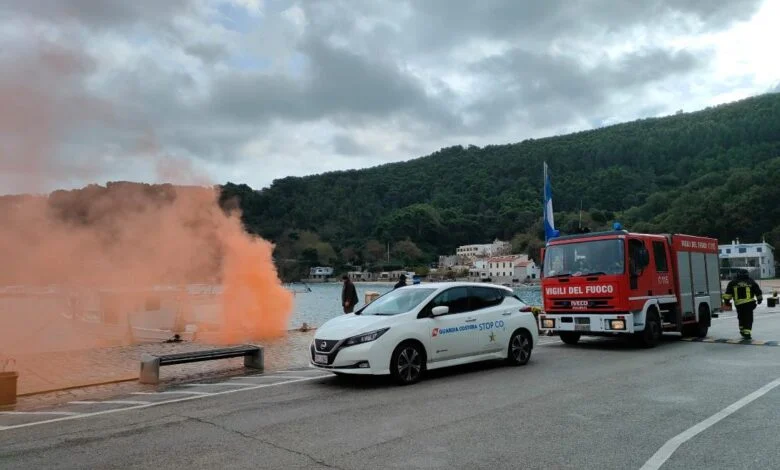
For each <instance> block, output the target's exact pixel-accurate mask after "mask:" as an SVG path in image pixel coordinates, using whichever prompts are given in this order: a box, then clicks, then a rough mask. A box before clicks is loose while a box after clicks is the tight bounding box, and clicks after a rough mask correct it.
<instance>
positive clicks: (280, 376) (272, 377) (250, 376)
mask: <svg viewBox="0 0 780 470" xmlns="http://www.w3.org/2000/svg"><path fill="white" fill-rule="evenodd" d="M323 376H325V375H323ZM308 377H311V376H310V375H309V376H306V377H304V376H302V375H247V376H244V377H231V379H230V380H247V379H249V380H252V379H305V378H308ZM325 377H327V376H325Z"/></svg>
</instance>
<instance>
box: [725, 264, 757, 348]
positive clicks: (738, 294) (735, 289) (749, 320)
mask: <svg viewBox="0 0 780 470" xmlns="http://www.w3.org/2000/svg"><path fill="white" fill-rule="evenodd" d="M732 299H733V300H734V306H735V307H736V308H737V319H738V320H739V334H741V335H742V337H743V338H745V339H750V337H751V329H752V328H753V310H755V308H756V305H760V304H761V302H763V300H764V298H763V296H762V293H761V288H760V287H759V286H758V284H756V281H754V280H753V279H751V278H750V276H748V274H747V273H746V272H744V271H740V272H739V273H738V274H737V276H736V277H735V278H734V279H732V280H731V282H729V284H728V285H727V286H726V292H725V293H724V294H723V300H725V301H726V302H727V303H728V302H730V301H731V300H732Z"/></svg>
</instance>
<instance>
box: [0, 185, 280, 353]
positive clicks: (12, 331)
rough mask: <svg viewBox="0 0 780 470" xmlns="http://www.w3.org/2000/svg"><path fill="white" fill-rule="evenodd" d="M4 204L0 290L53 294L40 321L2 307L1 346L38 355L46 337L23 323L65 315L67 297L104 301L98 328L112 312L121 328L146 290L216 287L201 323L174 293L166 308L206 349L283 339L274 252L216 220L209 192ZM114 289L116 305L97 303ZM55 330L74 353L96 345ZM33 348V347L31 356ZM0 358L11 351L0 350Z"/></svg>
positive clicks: (116, 193)
mask: <svg viewBox="0 0 780 470" xmlns="http://www.w3.org/2000/svg"><path fill="white" fill-rule="evenodd" d="M4 199H6V201H5V203H4V204H2V206H3V207H2V208H1V209H0V215H1V216H2V218H3V220H4V223H3V224H2V225H1V226H0V258H1V259H2V260H3V263H2V264H3V269H2V270H1V271H0V285H6V286H8V285H17V286H18V285H24V286H42V285H49V286H51V285H54V286H56V289H55V291H56V292H58V293H60V294H61V295H60V296H59V297H58V298H59V301H56V302H55V305H54V306H49V307H47V308H48V309H49V311H46V312H44V311H38V312H32V311H31V312H22V311H16V312H15V311H13V308H8V307H7V305H6V311H5V312H2V311H0V332H2V333H0V344H5V345H8V344H11V341H10V340H11V339H13V338H12V337H15V338H19V337H20V336H23V337H27V338H28V339H27V340H26V341H25V343H24V346H25V349H26V350H41V351H44V350H47V348H48V347H49V346H50V345H48V344H46V343H47V341H48V338H49V337H47V336H46V335H34V334H32V332H31V331H30V329H31V328H32V327H33V326H35V328H40V327H41V326H42V325H40V322H38V321H35V320H34V318H32V317H31V315H39V316H40V315H44V316H45V315H51V314H53V313H56V312H62V311H65V303H66V299H67V298H68V295H72V293H74V292H75V293H77V294H76V295H82V294H84V293H90V294H98V295H103V299H104V300H103V301H102V302H101V303H99V304H98V307H97V308H98V309H99V310H101V313H100V314H101V315H104V321H105V315H106V311H109V310H111V311H113V312H114V313H113V315H114V316H115V317H116V318H114V319H113V320H112V321H113V322H114V323H117V324H119V325H120V327H121V325H123V324H125V323H127V322H132V318H129V319H128V315H130V314H132V313H133V312H136V313H137V312H138V311H139V310H144V308H143V307H142V306H143V305H144V302H145V300H144V299H147V298H148V297H149V295H150V292H152V289H153V288H154V287H155V286H174V287H176V286H179V288H181V286H183V285H186V284H191V283H202V284H212V285H213V284H218V285H220V286H221V289H220V290H221V291H222V294H221V295H220V296H219V297H214V296H212V300H214V301H215V302H218V305H219V307H221V308H220V309H219V311H218V314H217V315H216V317H214V318H212V319H211V320H209V321H204V320H202V319H200V320H199V319H198V318H197V317H196V316H193V313H192V311H191V302H190V301H188V300H187V299H186V297H188V296H187V295H184V296H183V297H182V296H181V294H179V295H180V297H179V300H178V303H176V304H174V305H175V306H174V307H171V308H178V309H183V310H182V316H183V317H182V320H183V321H184V322H186V323H194V324H199V326H200V327H201V328H202V329H203V328H206V327H208V328H207V329H210V330H212V331H211V332H210V333H209V335H208V336H205V337H207V338H208V341H209V342H217V343H230V342H235V341H247V340H259V339H265V338H269V337H275V336H280V335H284V334H285V332H286V327H287V322H288V320H289V316H290V314H291V312H292V306H293V299H292V293H291V292H290V291H288V290H287V289H285V288H284V287H283V286H282V285H281V282H280V280H279V278H278V276H277V271H276V268H275V266H274V263H273V259H272V252H273V245H272V244H271V243H269V242H267V241H265V240H263V239H260V238H258V237H254V236H251V235H250V234H248V233H246V231H245V230H244V228H243V226H242V224H241V220H240V216H239V214H238V213H236V212H232V213H229V214H227V213H225V212H224V211H223V210H222V208H221V207H220V206H219V204H218V191H217V190H215V189H211V188H201V187H174V186H171V185H142V184H135V183H109V184H108V185H107V186H106V187H103V186H96V185H92V186H89V187H86V188H84V189H81V190H75V191H67V192H66V191H57V192H54V193H52V194H51V195H50V196H48V197H46V198H45V197H32V196H30V197H15V198H4ZM117 289H119V290H120V292H124V294H117V296H118V298H119V299H120V300H116V301H117V302H120V304H118V306H117V305H114V306H113V307H112V306H111V301H110V300H106V299H107V297H106V295H107V293H109V292H116V291H117ZM188 306H189V307H188ZM52 310H53V311H52ZM81 313H82V314H83V309H82V311H81ZM50 318H51V317H50ZM57 319H58V320H61V318H59V317H57ZM206 323H208V325H206ZM63 328H64V330H68V331H64V330H63V331H62V334H63V335H65V334H66V333H67V334H71V335H72V336H73V341H77V342H79V346H80V347H93V346H96V345H98V341H97V340H98V339H99V338H98V337H97V336H96V337H93V338H89V337H84V335H82V334H79V333H78V331H76V330H77V327H76V326H73V328H72V329H73V331H71V330H70V329H68V328H67V327H63ZM98 336H99V335H98ZM6 340H9V341H6ZM36 341H38V342H40V343H41V344H39V345H37V346H35V347H31V342H32V343H35V342H36ZM57 341H59V342H60V343H61V342H62V341H63V337H62V336H60V337H58V338H57ZM71 347H74V345H67V346H66V345H62V344H60V345H59V346H58V348H67V349H69V348H71ZM0 352H3V353H5V354H8V353H12V352H13V351H8V350H6V348H4V347H0Z"/></svg>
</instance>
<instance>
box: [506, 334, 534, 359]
mask: <svg viewBox="0 0 780 470" xmlns="http://www.w3.org/2000/svg"><path fill="white" fill-rule="evenodd" d="M532 349H533V341H532V340H531V335H530V334H528V332H526V331H524V330H517V331H515V332H514V333H512V337H511V338H509V350H508V351H507V358H506V359H507V362H509V364H511V365H513V366H524V365H526V364H528V361H529V360H530V359H531V350H532Z"/></svg>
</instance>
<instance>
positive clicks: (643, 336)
mask: <svg viewBox="0 0 780 470" xmlns="http://www.w3.org/2000/svg"><path fill="white" fill-rule="evenodd" d="M638 339H639V342H640V344H641V345H642V346H643V347H645V348H652V347H655V345H656V344H658V341H659V340H660V339H661V320H660V318H659V317H658V312H657V311H656V310H655V309H654V308H651V309H650V310H648V311H647V317H646V319H645V330H644V331H642V332H640V333H639V338H638Z"/></svg>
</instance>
